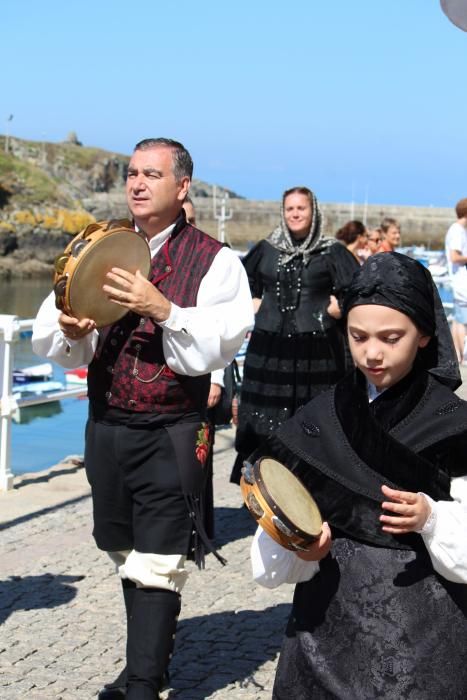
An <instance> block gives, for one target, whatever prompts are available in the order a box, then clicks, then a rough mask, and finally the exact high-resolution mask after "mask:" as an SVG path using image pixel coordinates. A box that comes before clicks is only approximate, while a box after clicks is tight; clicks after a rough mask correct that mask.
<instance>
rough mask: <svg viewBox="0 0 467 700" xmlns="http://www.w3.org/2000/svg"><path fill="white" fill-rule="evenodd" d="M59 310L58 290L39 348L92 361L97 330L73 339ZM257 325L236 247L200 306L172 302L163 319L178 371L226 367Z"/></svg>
mask: <svg viewBox="0 0 467 700" xmlns="http://www.w3.org/2000/svg"><path fill="white" fill-rule="evenodd" d="M59 314H60V311H59V310H58V309H57V308H56V307H55V296H54V294H53V292H52V293H51V294H50V295H49V296H48V297H47V299H45V301H44V302H43V303H42V305H41V307H40V309H39V312H38V314H37V317H36V319H35V321H34V325H33V335H32V347H33V350H34V352H35V353H36V354H37V355H39V356H40V357H43V358H47V359H50V360H53V361H54V362H57V364H59V365H62V367H66V368H68V369H71V368H73V369H74V368H76V367H80V366H81V365H85V364H89V362H91V360H92V358H93V356H94V352H95V350H96V347H97V342H98V337H99V336H98V333H97V331H93V332H92V333H89V334H88V335H87V336H85V337H84V338H83V339H81V340H79V341H75V342H73V341H71V340H68V339H66V338H65V336H64V335H63V333H62V331H61V330H60V328H59V325H58V317H59ZM253 324H254V314H253V303H252V299H251V294H250V287H249V284H248V278H247V276H246V272H245V269H244V267H243V265H242V263H241V262H240V260H239V259H238V257H237V255H236V254H235V253H233V252H232V250H230V248H222V249H221V250H220V251H219V252H218V254H217V255H216V257H215V258H214V260H213V263H212V265H211V267H210V269H209V270H208V272H207V273H206V275H205V276H204V278H203V280H202V281H201V285H200V288H199V290H198V296H197V306H196V307H190V308H186V309H185V308H181V307H179V306H177V305H176V304H172V309H171V314H170V316H169V318H168V319H167V320H166V321H164V322H163V323H160V324H159V325H160V326H161V327H162V332H163V336H162V343H163V349H164V356H165V359H166V362H167V364H168V366H169V367H170V369H172V370H173V371H174V372H177V373H179V374H187V375H191V376H197V375H201V374H207V373H208V372H211V371H213V370H216V369H224V368H225V367H226V366H227V365H228V364H230V362H231V361H232V360H233V358H234V357H235V355H236V353H237V351H238V350H239V348H240V346H241V345H242V343H243V341H244V339H245V335H246V333H247V331H248V330H249V329H250V328H252V326H253Z"/></svg>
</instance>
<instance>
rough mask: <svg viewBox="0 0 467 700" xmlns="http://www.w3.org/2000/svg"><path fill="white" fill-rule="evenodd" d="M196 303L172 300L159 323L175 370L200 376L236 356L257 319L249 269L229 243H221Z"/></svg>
mask: <svg viewBox="0 0 467 700" xmlns="http://www.w3.org/2000/svg"><path fill="white" fill-rule="evenodd" d="M196 303H197V305H196V306H195V307H189V308H181V307H179V306H177V305H176V304H172V309H171V313H170V316H169V318H168V319H167V320H166V321H164V322H163V323H160V324H159V325H160V326H161V327H162V330H163V336H162V343H163V349H164V356H165V360H166V362H167V364H168V366H169V367H170V369H172V370H173V371H174V372H177V373H179V374H187V375H191V376H197V375H200V374H207V373H208V372H212V371H213V370H215V369H223V368H224V367H226V366H227V365H228V364H230V362H232V360H233V358H234V357H235V355H236V353H237V352H238V350H239V348H240V346H241V345H242V343H243V340H244V338H245V335H246V333H247V331H248V330H249V329H250V328H252V326H253V324H254V315H253V302H252V299H251V293H250V287H249V284H248V278H247V276H246V272H245V269H244V267H243V265H242V263H241V262H240V260H239V259H238V257H237V255H236V254H235V253H234V252H233V251H232V250H230V248H222V249H221V250H220V251H219V252H218V253H217V255H216V257H215V258H214V260H213V262H212V265H211V267H210V268H209V270H208V272H207V273H206V275H205V276H204V278H203V280H202V282H201V285H200V288H199V290H198V296H197V300H196Z"/></svg>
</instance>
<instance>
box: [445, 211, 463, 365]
mask: <svg viewBox="0 0 467 700" xmlns="http://www.w3.org/2000/svg"><path fill="white" fill-rule="evenodd" d="M456 215H457V221H456V222H454V223H453V224H451V226H450V227H449V229H448V232H447V234H446V241H445V247H446V260H447V265H448V271H449V276H450V278H451V282H452V291H453V297H454V317H453V321H452V325H451V331H452V337H453V340H454V345H455V348H456V352H457V357H458V359H459V362H463V359H464V346H465V328H466V325H467V198H466V199H461V200H459V202H457V204H456Z"/></svg>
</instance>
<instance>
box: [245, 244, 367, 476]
mask: <svg viewBox="0 0 467 700" xmlns="http://www.w3.org/2000/svg"><path fill="white" fill-rule="evenodd" d="M280 258H281V252H280V251H279V250H277V249H276V248H275V247H274V246H273V245H272V244H271V243H270V242H269V240H263V241H260V243H258V244H257V245H256V246H255V247H254V248H253V249H252V250H251V251H250V252H249V253H248V255H247V256H246V257H245V258H244V260H243V262H244V265H245V268H246V271H247V274H248V278H249V282H250V288H251V292H252V295H253V297H256V298H260V299H262V302H261V306H260V309H259V311H258V313H257V314H256V318H255V327H254V330H253V332H252V335H251V339H250V341H249V344H248V350H247V355H246V359H245V367H244V376H243V385H242V393H241V401H240V407H239V424H238V429H237V436H236V443H235V447H236V449H237V452H238V453H239V454H238V458H237V461H236V463H235V466H234V470H233V472H232V481H236V482H237V483H238V481H239V478H240V469H241V466H242V462H243V460H244V459H245V458H246V457H248V456H249V455H250V454H251V452H253V450H255V449H256V448H257V447H258V446H259V445H260V444H261V443H262V442H263V440H264V439H265V438H267V437H268V436H269V435H271V433H272V432H274V431H275V430H277V428H278V427H279V425H281V423H283V422H284V421H285V420H287V419H288V418H290V417H291V416H293V415H294V414H295V412H296V411H297V410H298V409H299V408H300V407H301V406H303V405H304V404H306V403H307V402H308V401H309V400H310V399H312V398H313V397H314V396H316V395H318V394H319V393H321V392H322V391H323V390H325V389H327V388H328V387H330V386H331V385H332V384H334V383H335V382H336V381H337V380H338V379H339V378H340V377H342V376H343V374H344V373H345V354H344V344H343V335H342V332H341V330H340V328H339V326H338V323H337V322H336V321H335V320H334V319H333V318H331V316H329V314H328V313H327V312H326V309H327V306H328V305H329V297H330V295H331V294H334V295H336V296H338V297H340V296H341V295H342V293H343V291H344V290H345V288H346V286H347V285H348V284H349V282H350V280H351V278H352V275H353V273H354V271H355V270H356V269H358V267H359V266H358V263H357V261H356V260H355V259H354V258H353V257H351V256H350V255H348V253H347V251H346V250H345V248H344V246H342V245H341V244H340V243H331V245H329V244H328V245H327V246H323V247H321V248H318V249H317V250H316V251H314V252H313V253H312V254H311V255H310V256H309V258H308V260H307V261H306V262H305V261H304V260H303V258H302V257H301V256H297V257H295V258H293V259H292V260H291V261H290V262H289V263H287V264H286V265H284V266H281V265H280V264H279V263H280Z"/></svg>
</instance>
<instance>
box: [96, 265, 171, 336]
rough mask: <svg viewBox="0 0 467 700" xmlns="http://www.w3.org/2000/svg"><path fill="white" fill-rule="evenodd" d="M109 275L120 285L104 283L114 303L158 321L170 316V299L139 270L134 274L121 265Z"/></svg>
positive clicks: (105, 289)
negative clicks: (114, 285) (113, 285)
mask: <svg viewBox="0 0 467 700" xmlns="http://www.w3.org/2000/svg"><path fill="white" fill-rule="evenodd" d="M107 277H108V278H109V280H111V281H112V282H115V284H117V285H118V287H112V286H111V285H110V284H104V286H103V288H102V289H103V290H104V292H105V294H107V296H108V298H109V299H110V301H112V302H113V303H114V304H118V305H119V306H124V307H125V308H127V309H130V311H135V312H136V313H137V314H139V315H140V316H146V317H149V318H153V319H154V321H156V322H160V321H166V320H167V319H168V318H169V315H170V307H171V303H170V301H169V300H168V299H167V298H166V297H165V296H164V295H163V294H161V293H160V291H159V290H158V289H156V287H155V286H154V285H153V284H151V282H149V280H147V279H146V278H145V277H143V275H142V274H141V272H140V271H139V270H137V271H136V274H135V275H133V274H132V273H131V272H127V271H126V270H122V269H121V268H119V267H113V268H112V270H111V271H110V272H108V273H107ZM119 287H120V289H119Z"/></svg>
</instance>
